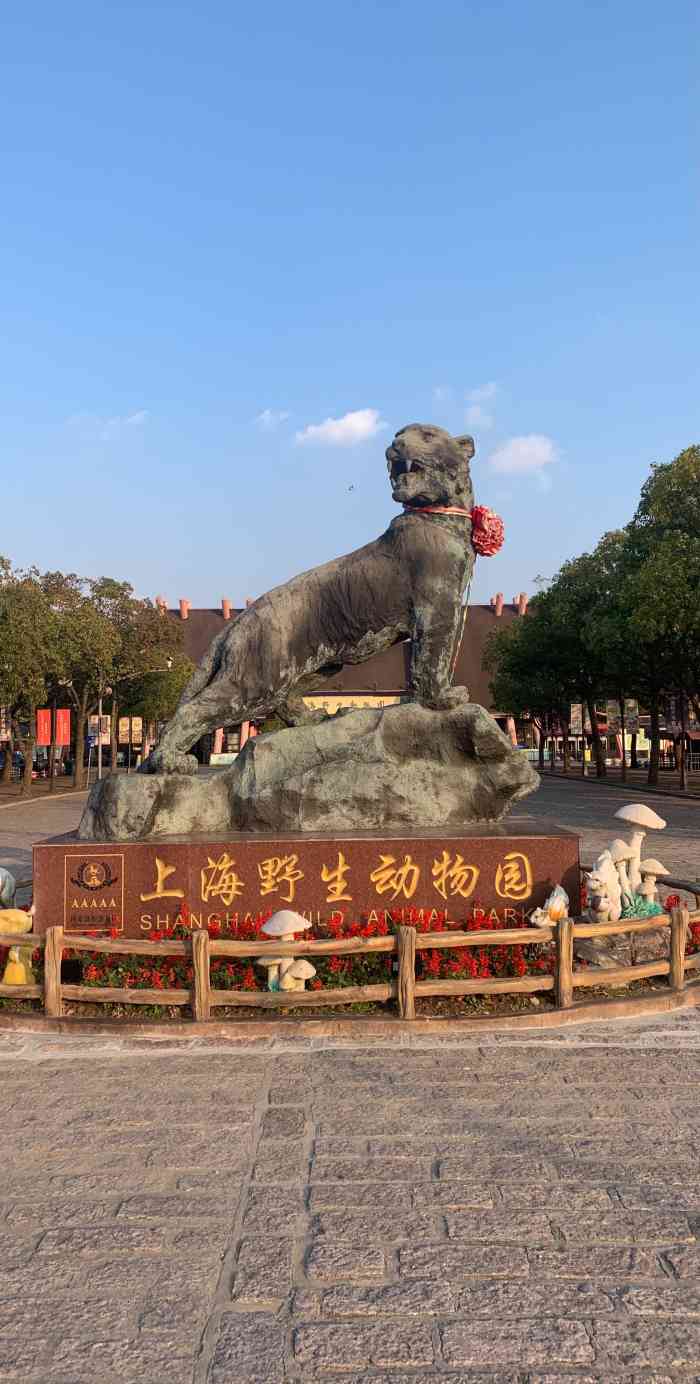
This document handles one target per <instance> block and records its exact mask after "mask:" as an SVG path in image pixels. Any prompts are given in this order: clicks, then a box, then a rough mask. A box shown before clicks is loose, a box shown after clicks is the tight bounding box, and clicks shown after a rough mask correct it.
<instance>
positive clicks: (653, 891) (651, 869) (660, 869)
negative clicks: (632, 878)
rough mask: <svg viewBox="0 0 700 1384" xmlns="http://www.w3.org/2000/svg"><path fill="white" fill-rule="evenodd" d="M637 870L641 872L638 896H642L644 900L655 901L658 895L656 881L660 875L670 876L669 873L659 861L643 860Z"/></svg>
mask: <svg viewBox="0 0 700 1384" xmlns="http://www.w3.org/2000/svg"><path fill="white" fill-rule="evenodd" d="M639 868H640V870H641V872H642V883H641V885H640V887H639V892H640V894H643V895H644V898H645V899H655V898H656V896H657V894H658V889H657V887H656V881H657V879H658V878H659V876H660V875H670V873H671V871H670V870H667V869H666V866H665V865H662V864H661V861H660V860H643V861H642V863H641V865H640V867H639Z"/></svg>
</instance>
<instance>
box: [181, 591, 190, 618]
mask: <svg viewBox="0 0 700 1384" xmlns="http://www.w3.org/2000/svg"><path fill="white" fill-rule="evenodd" d="M191 605H192V602H191V601H186V600H185V599H184V597H182V596H181V597H180V619H181V620H186V619H187V617H188V615H189V613H190V607H191Z"/></svg>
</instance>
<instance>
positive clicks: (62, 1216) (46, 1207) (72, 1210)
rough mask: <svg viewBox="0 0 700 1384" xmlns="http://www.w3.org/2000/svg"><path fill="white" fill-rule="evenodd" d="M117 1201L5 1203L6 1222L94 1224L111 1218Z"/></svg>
mask: <svg viewBox="0 0 700 1384" xmlns="http://www.w3.org/2000/svg"><path fill="white" fill-rule="evenodd" d="M117 1206H118V1202H116V1201H110V1202H89V1201H87V1202H85V1201H82V1200H78V1201H67V1200H65V1198H61V1197H56V1198H52V1199H51V1200H50V1201H34V1202H28V1201H23V1202H12V1203H4V1208H5V1215H6V1224H7V1225H9V1226H18V1227H25V1226H28V1225H34V1224H36V1225H41V1224H43V1223H45V1222H47V1221H48V1223H49V1224H50V1225H56V1226H59V1225H73V1224H75V1223H76V1222H77V1224H78V1225H96V1224H98V1223H101V1222H103V1221H110V1220H113V1219H114V1216H115V1214H116V1210H117Z"/></svg>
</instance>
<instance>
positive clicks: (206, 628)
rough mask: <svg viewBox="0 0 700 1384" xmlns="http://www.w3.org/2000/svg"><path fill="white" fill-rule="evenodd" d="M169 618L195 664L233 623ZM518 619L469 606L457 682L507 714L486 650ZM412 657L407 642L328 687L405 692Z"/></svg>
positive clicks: (212, 614)
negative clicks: (493, 687) (495, 693)
mask: <svg viewBox="0 0 700 1384" xmlns="http://www.w3.org/2000/svg"><path fill="white" fill-rule="evenodd" d="M169 614H170V615H171V616H172V617H173V619H175V620H177V621H178V623H179V624H181V625H182V632H183V635H184V641H185V652H186V653H187V654H188V655H189V657H190V658H191V659H192V660H193V662H195V663H199V660H200V659H201V657H202V655H203V654H204V653H205V652H206V650H207V649H208V647H209V645H210V644H211V641H212V639H213V638H214V636H215V635H217V634H219V633H220V631H221V630H222V629H223V628H224V625H225V624H226V623H227V622H226V621H225V620H224V617H223V614H222V612H221V610H220V609H218V610H217V609H213V610H190V612H189V614H188V616H187V619H186V620H181V617H180V613H179V611H178V610H171V611H169ZM239 614H240V610H232V611H231V619H232V620H233V619H235V617H236V615H239ZM516 618H517V611H516V609H515V607H514V606H512V605H504V607H503V613H502V615H500V616H497V615H496V614H495V612H494V609H493V607H492V606H490V605H470V606H469V611H468V615H467V620H466V623H465V627H464V635H463V638H462V644H461V647H460V651H459V655H458V657H457V668H456V671H455V677H454V681H455V683H456V684H458V685H460V686H465V687H468V688H469V693H470V696H471V699H472V701H474V702H480V703H481V705H482V706H485V707H488V708H489V710H496V711H502V710H503V708H501V707H492V705H491V693H490V691H489V674H488V673H487V672H486V671H485V669H484V667H483V663H482V656H483V649H484V645H485V643H486V640H487V637H488V635H489V634H490V633H491V631H492V630H493V629H502V628H503V626H504V624H508V623H510V621H511V620H513V619H516ZM408 657H409V644H408V641H407V640H406V641H404V642H403V643H401V644H395V645H394V647H393V648H392V649H386V650H385V652H384V653H382V654H377V655H376V657H375V658H371V659H369V660H368V662H367V663H355V664H346V665H345V667H344V668H343V669H342V671H341V672H340V673H336V674H335V675H334V676H333V677H331V678H329V679H328V681H327V683H325V685H324V686H325V688H327V689H328V691H329V692H340V693H343V692H345V693H348V694H353V693H354V694H355V695H358V694H360V693H363V692H364V693H370V694H371V693H380V694H381V693H387V694H390V693H397V692H404V691H405V690H406V684H407V680H408Z"/></svg>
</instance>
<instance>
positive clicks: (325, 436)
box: [296, 408, 387, 447]
mask: <svg viewBox="0 0 700 1384" xmlns="http://www.w3.org/2000/svg"><path fill="white" fill-rule="evenodd" d="M386 426H387V425H386V423H385V422H384V420H383V418H381V417H380V414H379V409H377V408H358V409H355V410H354V412H352V413H344V414H343V416H342V418H326V419H325V421H324V422H323V423H309V424H308V426H307V427H305V428H302V429H301V431H300V432H298V433H297V435H296V440H297V442H321V443H326V444H327V445H328V446H331V447H352V446H354V445H355V443H357V442H367V441H368V439H369V438H370V437H376V435H377V433H378V432H381V430H382V429H383V428H385V427H386Z"/></svg>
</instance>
